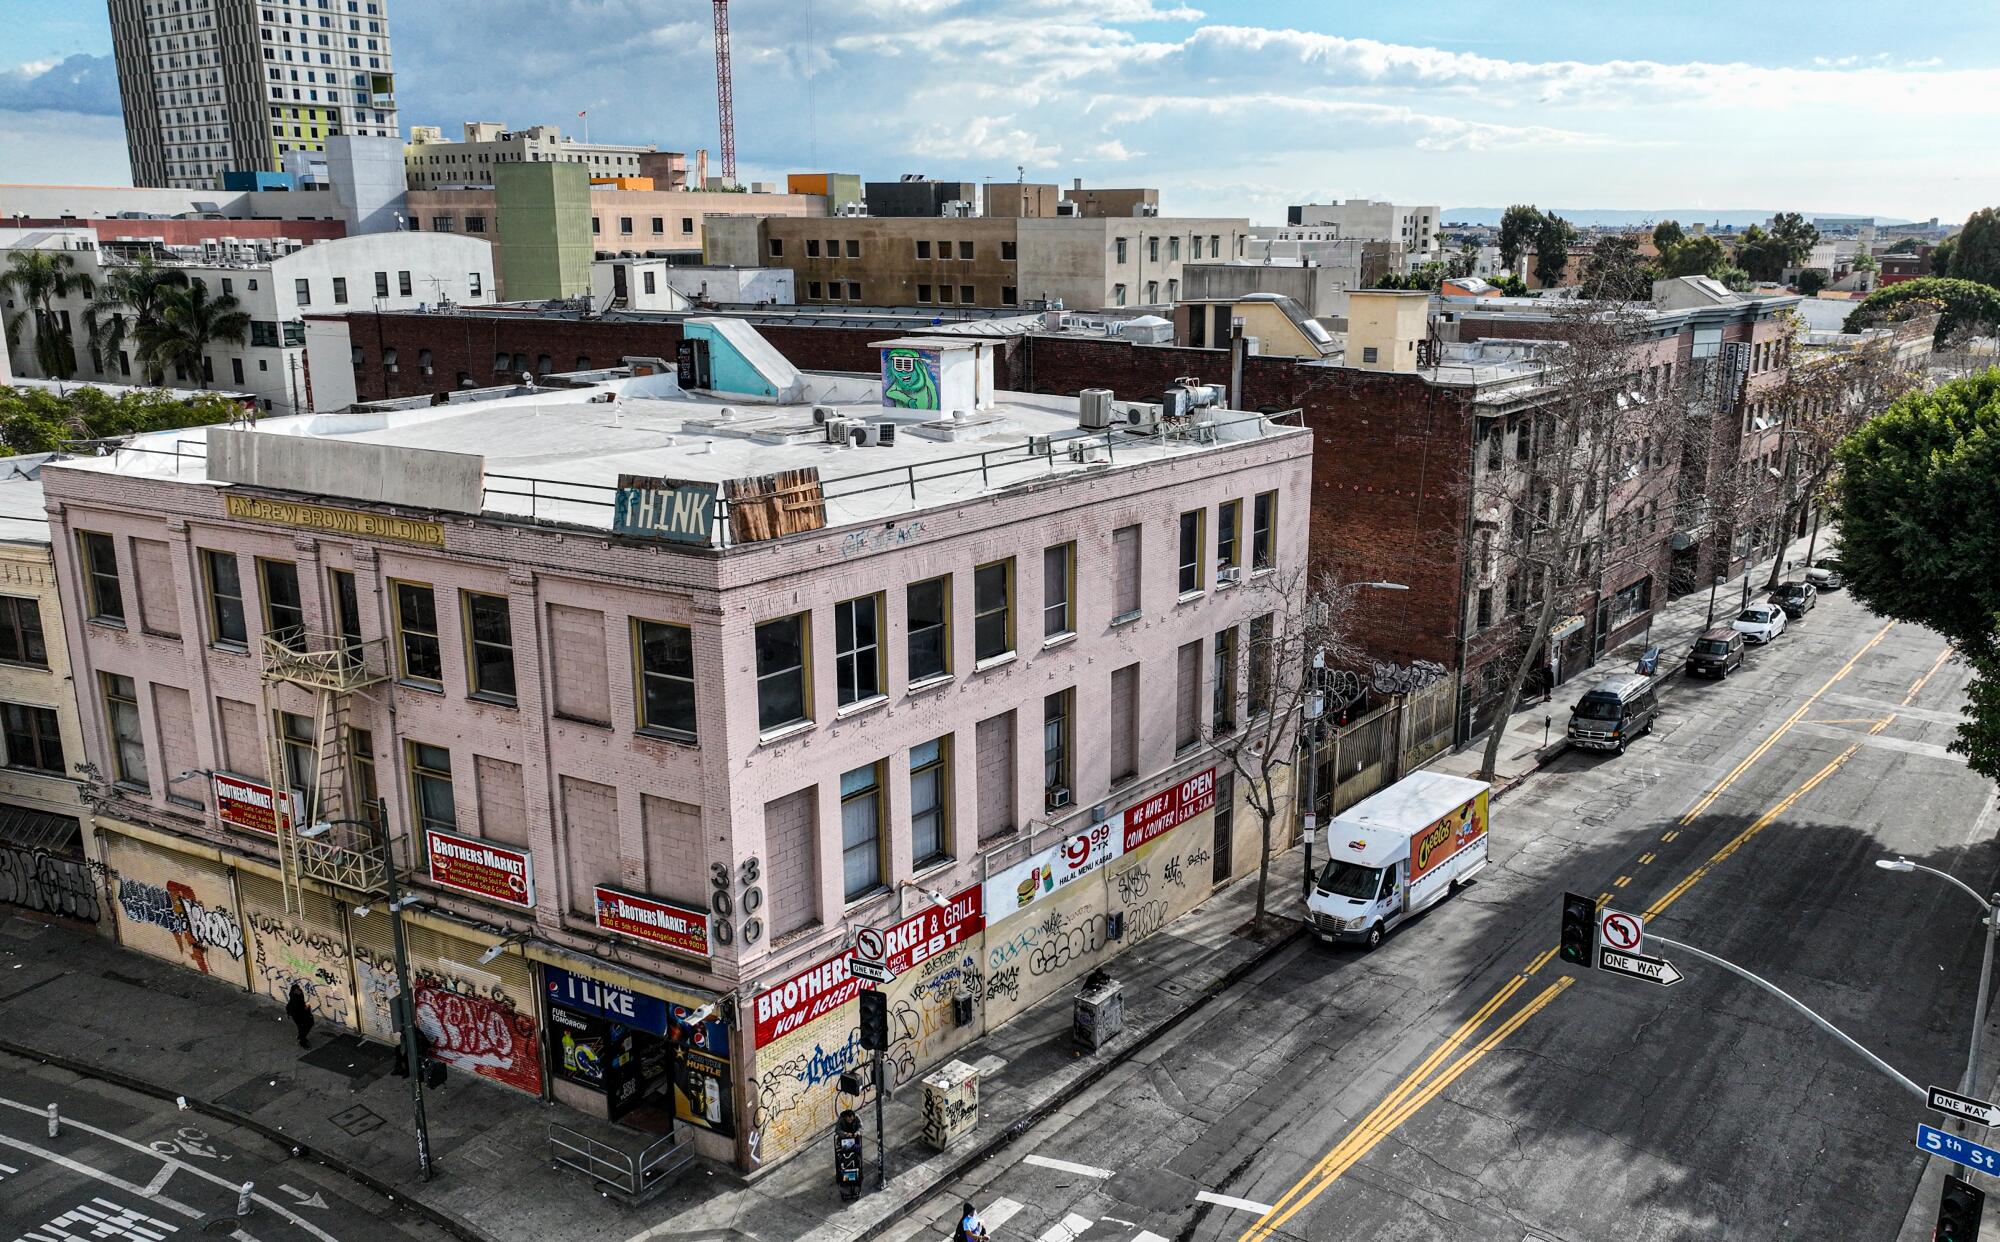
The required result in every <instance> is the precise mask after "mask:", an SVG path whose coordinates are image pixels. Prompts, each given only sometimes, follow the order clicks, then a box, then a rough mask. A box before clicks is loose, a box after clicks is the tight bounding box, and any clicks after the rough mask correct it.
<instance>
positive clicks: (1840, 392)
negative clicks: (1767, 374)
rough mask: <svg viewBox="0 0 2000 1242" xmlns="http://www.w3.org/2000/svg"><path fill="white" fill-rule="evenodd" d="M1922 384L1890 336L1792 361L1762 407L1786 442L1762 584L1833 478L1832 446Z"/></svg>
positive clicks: (1768, 584)
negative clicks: (1903, 362)
mask: <svg viewBox="0 0 2000 1242" xmlns="http://www.w3.org/2000/svg"><path fill="white" fill-rule="evenodd" d="M1920 382H1921V381H1920V379H1919V377H1918V376H1916V375H1914V374H1912V373H1911V372H1910V371H1908V370H1906V369H1905V368H1903V367H1902V366H1899V365H1898V363H1897V359H1896V350H1895V344H1894V342H1893V341H1892V340H1890V339H1887V338H1884V339H1881V340H1876V341H1867V342H1864V343H1862V344H1861V345H1860V346H1859V347H1857V348H1854V349H1849V350H1844V351H1841V352H1837V353H1824V354H1820V355H1818V356H1808V357H1802V358H1798V359H1796V360H1795V361H1794V362H1793V364H1792V366H1791V368H1790V369H1789V370H1788V371H1787V373H1786V376H1785V380H1784V382H1783V383H1782V384H1780V385H1779V386H1778V387H1777V388H1776V389H1774V390H1773V391H1772V393H1771V395H1770V397H1769V399H1768V401H1767V404H1766V407H1765V408H1766V409H1767V410H1768V411H1770V414H1771V416H1772V417H1774V418H1775V419H1776V420H1777V424H1778V427H1779V431H1780V433H1781V435H1782V437H1783V440H1784V446H1785V447H1784V482H1783V485H1782V486H1781V487H1780V488H1779V489H1778V491H1777V493H1776V495H1775V496H1774V498H1773V503H1772V504H1771V506H1770V508H1771V509H1772V518H1773V522H1774V525H1773V528H1772V534H1773V540H1772V547H1773V549H1774V554H1773V555H1772V557H1771V573H1770V577H1769V578H1768V579H1767V580H1766V581H1765V583H1764V586H1765V589H1767V590H1768V589H1770V588H1772V587H1775V586H1777V585H1778V582H1779V580H1780V578H1781V577H1782V576H1783V573H1784V566H1785V558H1784V554H1783V550H1784V548H1785V546H1786V544H1788V543H1789V542H1790V541H1791V537H1792V534H1791V533H1792V531H1793V530H1794V529H1796V527H1797V525H1798V523H1799V521H1800V520H1801V517H1802V515H1803V514H1804V513H1805V511H1806V509H1807V507H1808V506H1810V505H1812V504H1813V503H1814V502H1815V501H1817V500H1818V499H1819V498H1820V497H1822V496H1824V495H1825V493H1826V489H1827V485H1828V484H1829V483H1831V482H1832V480H1833V473H1834V470H1835V469H1836V466H1837V464H1838V463H1837V462H1836V460H1835V458H1834V450H1835V449H1837V448H1839V447H1840V443H1841V441H1843V440H1845V439H1846V438H1847V437H1848V435H1849V434H1850V433H1851V432H1853V431H1854V429H1855V428H1857V427H1859V426H1860V425H1861V424H1862V423H1864V422H1866V421H1868V420H1869V419H1871V418H1873V417H1875V416H1876V415H1877V414H1880V413H1881V412H1882V411H1883V410H1885V409H1887V408H1888V407H1889V404H1890V402H1892V401H1894V400H1895V399H1896V398H1897V397H1900V396H1901V395H1903V394H1904V393H1905V392H1908V391H1910V389H1912V388H1914V387H1916V386H1917V385H1918V384H1919V383H1920Z"/></svg>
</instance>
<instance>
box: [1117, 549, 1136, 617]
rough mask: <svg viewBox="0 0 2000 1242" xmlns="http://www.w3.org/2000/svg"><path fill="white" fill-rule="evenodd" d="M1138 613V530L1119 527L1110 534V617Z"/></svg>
mask: <svg viewBox="0 0 2000 1242" xmlns="http://www.w3.org/2000/svg"><path fill="white" fill-rule="evenodd" d="M1138 611H1139V528H1138V527H1137V526H1121V527H1119V528H1118V529H1117V530H1114V531H1112V532H1111V615H1112V616H1114V617H1123V616H1127V615H1129V614H1131V613H1135V612H1138Z"/></svg>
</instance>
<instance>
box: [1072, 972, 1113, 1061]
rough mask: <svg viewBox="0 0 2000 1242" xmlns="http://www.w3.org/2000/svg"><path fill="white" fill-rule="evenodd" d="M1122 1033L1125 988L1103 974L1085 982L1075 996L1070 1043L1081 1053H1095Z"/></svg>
mask: <svg viewBox="0 0 2000 1242" xmlns="http://www.w3.org/2000/svg"><path fill="white" fill-rule="evenodd" d="M1124 1029H1125V987H1124V985H1123V984H1121V983H1118V982H1116V981H1115V980H1112V979H1109V978H1106V977H1105V976H1104V975H1102V974H1097V975H1093V976H1091V977H1090V978H1089V979H1086V980H1084V984H1083V990H1082V991H1080V992H1078V993H1077V994H1076V1012H1075V1014H1074V1016H1073V1018H1072V1020H1071V1023H1070V1041H1071V1042H1072V1043H1073V1044H1075V1046H1076V1047H1077V1048H1078V1049H1080V1050H1082V1051H1084V1052H1096V1051H1097V1050H1098V1049H1099V1048H1102V1047H1103V1046H1104V1045H1106V1044H1108V1043H1110V1042H1111V1040H1112V1039H1113V1038H1114V1037H1116V1036H1117V1034H1118V1032H1120V1031H1122V1030H1124Z"/></svg>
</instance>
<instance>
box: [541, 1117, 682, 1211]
mask: <svg viewBox="0 0 2000 1242" xmlns="http://www.w3.org/2000/svg"><path fill="white" fill-rule="evenodd" d="M693 1159H694V1149H693V1148H691V1147H688V1146H686V1145H685V1144H683V1143H682V1142H681V1141H680V1135H678V1134H669V1135H667V1136H665V1137H664V1138H661V1139H658V1140H657V1141H655V1142H653V1143H652V1144H650V1145H649V1146H647V1147H646V1148H645V1149H644V1150H643V1151H640V1152H639V1153H637V1154H636V1155H634V1154H631V1153H628V1152H625V1151H623V1150H621V1149H619V1148H617V1147H613V1146H612V1145H611V1144H609V1143H603V1142H599V1141H598V1140H596V1139H594V1138H591V1137H590V1136H589V1135H587V1134H583V1133H581V1132H579V1131H576V1130H572V1129H570V1128H569V1127H568V1126H563V1125H557V1124H555V1123H554V1122H551V1123H550V1124H549V1161H550V1163H551V1164H553V1165H554V1166H555V1167H557V1168H567V1169H574V1170H575V1171H577V1172H579V1173H582V1174H583V1175H584V1176H586V1177H588V1178H590V1179H591V1180H592V1181H597V1182H602V1183H604V1184H605V1185H607V1186H613V1187H616V1188H617V1189H618V1190H621V1191H623V1192H624V1193H625V1194H627V1195H629V1196H631V1197H633V1198H637V1197H639V1196H640V1195H641V1194H643V1193H645V1192H646V1190H648V1189H649V1188H650V1187H652V1186H654V1185H655V1184H657V1183H659V1182H660V1180H661V1179H662V1178H664V1177H665V1176H666V1175H667V1174H669V1173H671V1172H673V1171H674V1170H675V1169H678V1168H680V1167H682V1166H683V1165H686V1164H687V1163H689V1162H690V1161H692V1160H693Z"/></svg>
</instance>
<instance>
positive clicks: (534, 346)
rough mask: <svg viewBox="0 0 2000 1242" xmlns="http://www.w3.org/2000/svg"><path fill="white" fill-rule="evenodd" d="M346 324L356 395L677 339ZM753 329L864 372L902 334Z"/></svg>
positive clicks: (789, 350)
mask: <svg viewBox="0 0 2000 1242" xmlns="http://www.w3.org/2000/svg"><path fill="white" fill-rule="evenodd" d="M347 324H348V335H349V338H350V339H351V340H352V342H353V344H354V345H355V346H357V347H358V348H359V349H360V350H361V356H360V360H361V365H360V368H359V369H358V370H357V371H356V373H355V377H354V378H355V391H356V393H357V394H358V395H359V397H360V399H361V400H363V401H380V400H383V399H385V398H390V397H414V396H420V395H427V394H431V393H439V392H449V391H451V390H452V389H453V388H456V387H458V386H459V385H458V374H459V372H461V371H463V372H465V374H466V375H467V377H468V378H470V379H471V380H472V383H473V386H474V387H485V386H487V385H489V384H493V383H498V382H502V381H504V380H511V379H514V378H516V377H517V376H518V374H519V372H518V371H517V370H516V369H515V368H514V366H513V364H512V361H511V359H512V358H513V356H514V355H515V354H519V355H521V356H522V358H523V359H524V360H525V362H526V368H525V369H527V370H531V371H532V370H535V369H536V365H537V360H538V359H539V358H540V357H541V355H543V354H547V355H548V356H549V360H550V362H551V363H553V364H554V368H555V369H556V370H557V371H569V370H574V369H575V368H576V361H577V359H579V358H588V359H589V360H590V365H592V366H594V367H605V366H615V365H617V363H618V360H619V359H620V358H626V357H635V356H636V357H655V358H665V359H667V360H668V361H669V362H671V361H672V360H673V356H674V346H675V345H677V344H678V343H679V342H680V339H681V330H680V325H679V324H677V323H667V322H660V321H637V320H618V319H596V320H581V319H549V318H544V317H542V316H539V315H533V314H523V315H521V316H519V317H518V318H516V317H512V316H507V315H416V314H392V315H373V314H368V313H366V312H363V313H361V314H356V315H350V316H348V317H347ZM758 331H759V332H761V333H762V334H763V336H764V338H765V339H766V340H768V341H770V342H771V344H773V345H775V346H776V347H777V349H778V352H780V353H782V354H783V355H784V356H785V357H786V358H787V359H789V360H790V361H791V363H792V365H794V366H796V367H798V368H800V369H801V370H808V371H862V372H866V373H869V374H874V373H876V372H877V371H879V370H880V368H881V365H882V364H881V355H880V354H879V352H878V351H877V350H876V349H875V348H874V346H875V343H876V342H878V341H884V340H888V339H890V338H892V337H895V336H899V335H903V334H902V333H900V332H898V331H896V330H895V329H893V328H849V327H794V326H790V325H760V326H759V327H758ZM1018 344H1019V343H1018V342H1007V343H1005V344H1003V345H1002V347H1001V352H1000V356H999V360H998V362H997V363H996V365H995V369H994V378H995V382H996V383H997V384H998V385H999V386H1000V387H1001V388H1008V389H1018V388H1020V387H1021V385H1020V383H1019V381H1018V379H1017V377H1016V376H1015V375H1014V373H1013V370H1012V361H1013V358H1014V356H1015V355H1016V354H1017V353H1018ZM385 349H393V350H395V351H397V369H396V373H395V374H394V375H385V374H384V373H383V371H382V365H381V360H382V351H383V350H385ZM425 349H428V350H430V351H431V373H430V375H428V376H426V375H425V374H424V373H423V369H422V367H421V366H419V365H418V355H419V353H420V352H421V351H422V350H425ZM502 352H505V353H506V354H507V355H508V358H509V359H510V361H509V364H508V367H507V369H506V370H505V372H500V371H496V370H495V368H494V358H495V356H496V355H497V354H500V353H502Z"/></svg>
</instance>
